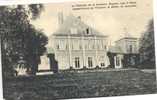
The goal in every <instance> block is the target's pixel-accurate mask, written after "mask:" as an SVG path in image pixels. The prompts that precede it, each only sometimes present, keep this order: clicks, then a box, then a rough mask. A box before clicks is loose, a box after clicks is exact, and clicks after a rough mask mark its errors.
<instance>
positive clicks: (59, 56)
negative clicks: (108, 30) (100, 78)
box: [49, 15, 109, 70]
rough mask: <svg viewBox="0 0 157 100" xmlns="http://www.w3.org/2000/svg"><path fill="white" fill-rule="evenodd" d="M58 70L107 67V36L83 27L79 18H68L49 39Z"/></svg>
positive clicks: (85, 26)
mask: <svg viewBox="0 0 157 100" xmlns="http://www.w3.org/2000/svg"><path fill="white" fill-rule="evenodd" d="M49 42H51V43H50V44H52V45H53V49H54V53H55V58H56V60H57V61H58V66H59V70H65V69H69V68H70V67H72V68H74V69H82V68H83V67H86V68H89V69H90V68H95V67H96V66H99V67H101V68H105V67H108V65H109V59H108V56H107V47H108V46H107V44H108V43H107V36H104V35H101V34H99V32H97V31H95V30H94V29H92V28H91V27H89V26H87V25H85V24H84V23H83V22H82V21H81V18H80V17H79V18H77V17H74V16H72V15H70V16H68V17H67V19H66V20H65V21H63V23H62V24H61V25H60V28H59V29H58V31H57V32H56V33H54V34H53V35H52V36H51V38H50V41H49Z"/></svg>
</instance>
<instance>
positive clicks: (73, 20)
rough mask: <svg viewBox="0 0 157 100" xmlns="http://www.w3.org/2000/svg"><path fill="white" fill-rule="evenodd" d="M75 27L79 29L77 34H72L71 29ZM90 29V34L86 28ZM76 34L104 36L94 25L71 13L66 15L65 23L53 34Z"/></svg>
mask: <svg viewBox="0 0 157 100" xmlns="http://www.w3.org/2000/svg"><path fill="white" fill-rule="evenodd" d="M72 28H75V29H76V30H77V33H76V34H71V32H70V30H71V29H72ZM87 29H89V32H90V33H89V34H86V30H87ZM69 34H70V35H74V36H81V35H96V36H104V35H103V34H101V33H100V32H98V31H96V30H95V29H93V28H92V27H90V26H88V25H86V24H85V23H84V22H83V21H82V20H81V18H80V17H79V18H77V17H75V16H74V15H72V14H70V15H69V16H67V17H66V19H65V20H64V21H63V23H62V24H61V25H60V26H59V29H58V30H57V31H56V32H55V33H54V34H53V35H55V36H58V35H59V36H60V35H61V36H65V35H69Z"/></svg>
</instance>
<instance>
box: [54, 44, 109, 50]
mask: <svg viewBox="0 0 157 100" xmlns="http://www.w3.org/2000/svg"><path fill="white" fill-rule="evenodd" d="M68 48H69V47H68V45H66V46H65V49H63V48H61V47H60V45H59V44H58V45H57V46H56V49H57V50H68ZM71 49H72V50H82V45H79V47H78V48H74V46H73V45H71ZM85 49H86V50H93V49H96V47H95V45H93V46H89V45H85ZM97 49H104V50H106V49H107V47H106V45H104V46H100V45H97Z"/></svg>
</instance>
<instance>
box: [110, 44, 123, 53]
mask: <svg viewBox="0 0 157 100" xmlns="http://www.w3.org/2000/svg"><path fill="white" fill-rule="evenodd" d="M109 52H111V53H119V54H121V53H122V54H123V53H124V52H123V51H122V49H121V48H120V47H118V46H110V47H109Z"/></svg>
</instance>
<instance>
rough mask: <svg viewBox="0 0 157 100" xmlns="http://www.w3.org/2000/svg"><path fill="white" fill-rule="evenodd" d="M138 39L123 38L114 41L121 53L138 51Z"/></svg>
mask: <svg viewBox="0 0 157 100" xmlns="http://www.w3.org/2000/svg"><path fill="white" fill-rule="evenodd" d="M138 43H139V42H138V39H134V38H133V39H132V38H124V39H121V40H119V41H116V46H119V47H120V48H121V50H122V52H123V53H138V52H139V51H138V50H139V45H138Z"/></svg>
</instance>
